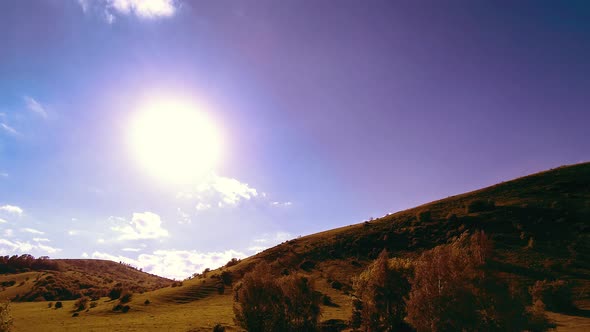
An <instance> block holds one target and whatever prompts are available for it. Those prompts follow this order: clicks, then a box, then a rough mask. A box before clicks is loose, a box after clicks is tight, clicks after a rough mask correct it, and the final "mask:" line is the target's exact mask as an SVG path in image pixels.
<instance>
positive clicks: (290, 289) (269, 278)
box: [234, 263, 320, 332]
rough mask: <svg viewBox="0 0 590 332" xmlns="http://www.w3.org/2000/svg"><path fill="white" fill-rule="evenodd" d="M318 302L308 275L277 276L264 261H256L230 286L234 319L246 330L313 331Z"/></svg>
mask: <svg viewBox="0 0 590 332" xmlns="http://www.w3.org/2000/svg"><path fill="white" fill-rule="evenodd" d="M319 303H320V296H319V293H317V292H316V291H315V290H314V287H313V283H312V282H311V281H310V280H309V279H307V278H306V277H303V276H298V275H290V276H285V277H281V278H278V279H277V278H275V277H274V276H273V274H272V271H271V268H270V266H269V265H268V264H266V263H259V264H258V265H257V266H256V267H255V268H254V270H252V271H251V272H250V273H247V274H246V275H245V276H244V278H243V279H242V281H241V283H239V284H238V285H237V286H236V287H235V289H234V314H235V318H234V320H235V322H236V324H237V325H239V326H240V327H242V328H244V329H246V330H248V331H259V332H266V331H286V332H289V331H316V330H317V320H318V318H319V315H320V306H319Z"/></svg>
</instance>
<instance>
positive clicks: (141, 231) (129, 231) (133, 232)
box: [111, 212, 168, 240]
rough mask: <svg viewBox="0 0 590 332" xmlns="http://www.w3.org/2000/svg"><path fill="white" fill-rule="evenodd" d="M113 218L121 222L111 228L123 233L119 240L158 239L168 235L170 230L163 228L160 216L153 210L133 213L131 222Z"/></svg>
mask: <svg viewBox="0 0 590 332" xmlns="http://www.w3.org/2000/svg"><path fill="white" fill-rule="evenodd" d="M111 220H114V221H115V222H117V223H120V225H115V226H113V227H111V230H113V231H115V232H119V233H121V235H120V236H119V240H139V239H158V238H162V237H167V236H168V231H167V230H166V229H164V228H162V220H161V219H160V216H159V215H157V214H155V213H152V212H143V213H133V217H132V218H131V221H130V222H127V221H125V219H123V218H116V217H115V218H111ZM121 223H122V224H121Z"/></svg>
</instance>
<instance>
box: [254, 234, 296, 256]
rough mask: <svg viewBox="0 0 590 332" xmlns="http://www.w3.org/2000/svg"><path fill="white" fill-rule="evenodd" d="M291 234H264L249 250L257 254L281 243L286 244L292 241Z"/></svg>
mask: <svg viewBox="0 0 590 332" xmlns="http://www.w3.org/2000/svg"><path fill="white" fill-rule="evenodd" d="M292 238H293V236H292V235H291V233H287V232H276V233H274V234H268V233H267V234H263V235H262V236H261V237H260V238H257V239H254V240H253V242H254V245H253V246H251V247H249V248H248V250H250V251H254V252H256V253H258V252H261V251H263V250H264V249H267V248H270V247H272V246H275V245H277V244H279V243H282V242H285V241H287V240H289V239H292Z"/></svg>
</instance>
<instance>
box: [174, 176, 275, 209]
mask: <svg viewBox="0 0 590 332" xmlns="http://www.w3.org/2000/svg"><path fill="white" fill-rule="evenodd" d="M176 196H177V198H181V199H187V200H196V205H195V209H197V210H198V211H203V210H208V209H211V208H212V207H220V208H223V207H234V206H237V205H239V204H240V203H241V202H244V201H250V200H253V199H255V198H264V197H266V194H265V193H259V192H258V190H256V188H253V187H251V186H250V185H249V184H247V183H243V182H240V181H238V180H236V179H233V178H228V177H223V176H218V175H211V176H209V177H208V178H206V179H205V180H204V181H203V182H202V183H201V184H199V185H197V186H196V187H195V188H193V189H192V190H190V191H184V192H180V193H178V194H177V195H176Z"/></svg>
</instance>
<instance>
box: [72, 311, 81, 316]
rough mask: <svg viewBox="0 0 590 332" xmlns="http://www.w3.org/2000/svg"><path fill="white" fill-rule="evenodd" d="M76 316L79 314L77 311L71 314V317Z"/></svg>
mask: <svg viewBox="0 0 590 332" xmlns="http://www.w3.org/2000/svg"><path fill="white" fill-rule="evenodd" d="M78 316H80V314H79V313H77V312H74V313H73V314H72V317H78Z"/></svg>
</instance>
